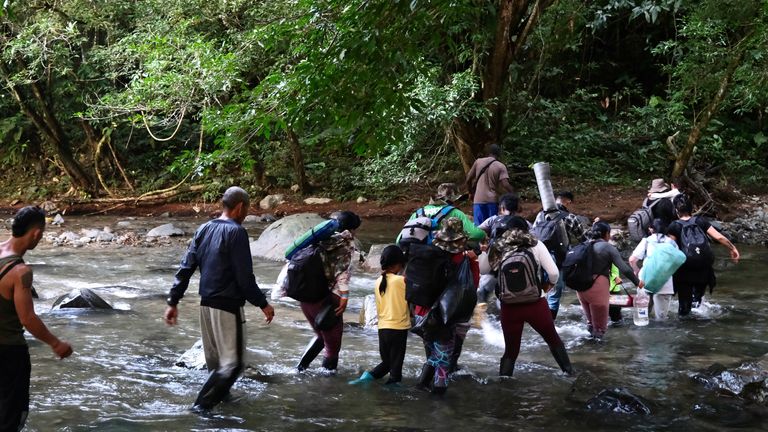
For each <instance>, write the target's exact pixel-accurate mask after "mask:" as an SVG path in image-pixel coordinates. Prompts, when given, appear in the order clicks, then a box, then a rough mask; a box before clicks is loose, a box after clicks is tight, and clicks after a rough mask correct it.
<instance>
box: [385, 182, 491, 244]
mask: <svg viewBox="0 0 768 432" xmlns="http://www.w3.org/2000/svg"><path fill="white" fill-rule="evenodd" d="M459 198H461V195H460V194H459V189H458V187H456V184H454V183H441V184H440V186H438V187H437V194H435V196H434V197H432V198H430V200H429V203H428V204H427V205H425V206H423V207H420V208H418V209H416V211H415V212H413V214H411V217H410V218H408V221H412V220H414V219H416V218H418V217H423V216H426V217H428V218H430V219H432V220H433V221H436V222H438V224H437V225H438V226H437V228H438V229H439V228H440V227H442V224H443V222H444V221H445V220H447V219H448V218H451V217H453V218H458V219H459V220H460V221H461V225H462V228H463V231H464V233H465V234H466V235H467V240H468V241H471V242H480V241H482V240H483V239H484V238H485V231H483V230H481V229H480V228H478V227H476V226H475V224H474V223H473V222H472V220H471V219H470V218H469V216H467V215H466V214H464V212H463V211H461V210H459V209H458V208H457V207H456V206H455V204H456V202H457V201H458V200H459ZM395 244H400V235H398V236H397V239H396V240H395Z"/></svg>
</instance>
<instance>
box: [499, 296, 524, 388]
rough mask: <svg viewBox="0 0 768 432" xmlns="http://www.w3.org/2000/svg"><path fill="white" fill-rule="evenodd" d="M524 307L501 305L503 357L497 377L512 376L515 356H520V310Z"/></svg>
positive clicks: (521, 328) (521, 325)
mask: <svg viewBox="0 0 768 432" xmlns="http://www.w3.org/2000/svg"><path fill="white" fill-rule="evenodd" d="M524 307H525V306H521V305H508V304H505V303H502V304H501V315H500V317H499V318H500V320H501V330H502V332H503V333H504V355H503V356H502V357H501V361H500V364H499V375H501V376H512V373H513V372H514V369H515V362H516V361H517V356H518V355H519V354H520V340H521V339H522V336H523V325H524V324H525V321H523V320H522V319H521V313H520V309H523V308H524Z"/></svg>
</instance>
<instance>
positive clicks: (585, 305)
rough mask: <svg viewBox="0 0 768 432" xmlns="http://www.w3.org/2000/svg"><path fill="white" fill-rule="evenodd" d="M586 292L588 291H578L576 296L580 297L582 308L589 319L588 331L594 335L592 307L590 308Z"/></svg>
mask: <svg viewBox="0 0 768 432" xmlns="http://www.w3.org/2000/svg"><path fill="white" fill-rule="evenodd" d="M585 293H586V291H581V292H577V293H576V298H578V299H579V304H580V305H581V310H582V311H583V312H584V318H586V319H587V331H589V335H590V336H594V335H595V329H594V326H593V324H592V309H591V308H590V305H589V300H588V299H587V295H586V294H585Z"/></svg>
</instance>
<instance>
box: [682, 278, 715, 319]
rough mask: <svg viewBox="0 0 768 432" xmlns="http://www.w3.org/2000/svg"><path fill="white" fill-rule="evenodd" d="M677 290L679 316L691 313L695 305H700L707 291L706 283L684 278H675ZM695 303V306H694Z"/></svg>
mask: <svg viewBox="0 0 768 432" xmlns="http://www.w3.org/2000/svg"><path fill="white" fill-rule="evenodd" d="M674 284H675V292H676V293H677V301H678V302H679V305H678V307H677V314H678V316H681V317H682V316H686V315H689V314H690V313H691V309H692V308H693V307H699V304H700V303H701V299H702V298H703V297H704V293H705V292H706V291H707V284H706V283H693V282H686V281H682V280H677V279H675V280H674ZM694 305H695V306H694Z"/></svg>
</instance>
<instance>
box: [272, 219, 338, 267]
mask: <svg viewBox="0 0 768 432" xmlns="http://www.w3.org/2000/svg"><path fill="white" fill-rule="evenodd" d="M338 229H339V222H338V221H337V220H336V219H329V220H326V221H322V222H320V223H319V224H317V225H315V226H314V227H312V228H310V229H309V230H307V232H305V233H304V234H302V235H301V236H299V238H297V239H296V240H294V241H293V243H291V245H290V246H288V249H286V251H285V259H287V260H290V259H291V258H293V256H294V255H295V254H296V253H297V252H299V251H300V250H302V249H304V248H305V247H307V246H309V245H311V244H315V243H317V242H320V241H323V240H327V239H329V238H331V236H332V235H333V233H335V232H336V231H337V230H338Z"/></svg>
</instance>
